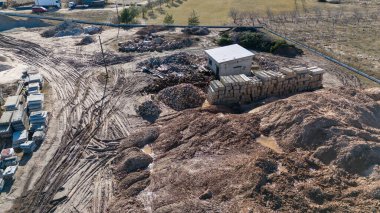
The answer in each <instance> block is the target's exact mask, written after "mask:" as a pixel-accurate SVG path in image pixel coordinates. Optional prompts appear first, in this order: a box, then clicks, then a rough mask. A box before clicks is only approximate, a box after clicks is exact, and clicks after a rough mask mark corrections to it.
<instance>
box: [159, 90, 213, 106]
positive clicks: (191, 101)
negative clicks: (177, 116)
mask: <svg viewBox="0 0 380 213" xmlns="http://www.w3.org/2000/svg"><path fill="white" fill-rule="evenodd" d="M157 97H158V100H160V101H162V102H163V103H164V104H166V105H167V106H169V107H171V108H173V109H175V110H177V111H180V110H184V109H189V108H195V107H199V106H201V105H202V104H203V102H204V101H205V99H206V96H205V94H204V93H203V91H202V90H200V89H199V88H197V87H195V86H193V85H191V84H179V85H176V86H173V87H168V88H165V89H163V90H161V91H160V92H159V93H158V95H157Z"/></svg>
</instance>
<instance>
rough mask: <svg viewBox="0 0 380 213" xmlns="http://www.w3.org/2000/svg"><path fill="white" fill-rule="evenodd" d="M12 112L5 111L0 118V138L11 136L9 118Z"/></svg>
mask: <svg viewBox="0 0 380 213" xmlns="http://www.w3.org/2000/svg"><path fill="white" fill-rule="evenodd" d="M12 115H13V112H12V111H6V112H4V113H3V114H2V115H1V118H0V138H8V137H11V136H12V128H11V119H12Z"/></svg>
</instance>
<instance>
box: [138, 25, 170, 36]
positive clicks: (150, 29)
mask: <svg viewBox="0 0 380 213" xmlns="http://www.w3.org/2000/svg"><path fill="white" fill-rule="evenodd" d="M165 30H168V27H166V26H147V27H143V28H141V29H140V30H139V31H137V32H136V34H137V35H143V36H144V35H151V34H152V33H157V32H161V31H165Z"/></svg>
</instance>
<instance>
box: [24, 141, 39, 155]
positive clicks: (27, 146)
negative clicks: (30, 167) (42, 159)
mask: <svg viewBox="0 0 380 213" xmlns="http://www.w3.org/2000/svg"><path fill="white" fill-rule="evenodd" d="M36 147H37V144H36V143H35V141H34V140H31V141H26V142H24V143H22V144H20V148H21V149H22V151H23V152H24V153H32V152H34V150H35V149H36Z"/></svg>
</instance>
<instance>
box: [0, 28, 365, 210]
mask: <svg viewBox="0 0 380 213" xmlns="http://www.w3.org/2000/svg"><path fill="white" fill-rule="evenodd" d="M42 30H43V29H36V30H24V29H18V30H14V31H12V32H11V33H3V34H0V49H1V52H2V55H4V58H6V60H3V61H0V63H5V64H9V65H10V66H15V68H17V69H15V68H14V70H13V71H12V72H11V70H8V71H6V72H7V73H6V74H2V73H1V72H0V75H3V76H4V78H1V79H2V80H3V79H6V81H12V80H14V77H16V76H18V73H17V72H20V70H21V68H24V67H29V69H32V70H34V71H38V72H40V73H42V75H43V76H44V78H45V79H46V81H47V82H48V84H49V90H48V91H47V92H48V99H47V100H48V104H47V106H46V110H47V111H49V112H50V114H51V116H50V124H49V130H48V134H47V139H46V141H45V142H44V143H43V145H42V146H41V147H40V148H39V149H38V151H36V152H35V153H34V154H33V156H32V157H31V158H30V159H29V160H28V162H27V163H26V164H25V165H22V166H20V170H19V171H18V173H17V176H16V180H15V182H14V183H13V186H12V188H11V189H10V190H9V191H7V192H6V193H2V194H1V196H0V205H1V207H2V210H4V211H6V210H10V211H11V212H28V211H31V210H33V211H43V212H45V211H57V212H74V211H79V212H105V211H106V210H107V208H108V207H109V205H110V202H111V201H112V200H113V199H114V191H115V183H114V180H113V173H112V171H111V163H112V161H113V159H114V157H115V156H116V155H117V147H118V145H119V143H120V140H121V139H123V138H125V137H127V136H128V135H129V134H130V133H132V132H135V131H136V130H137V129H139V128H141V127H145V126H148V125H149V123H148V122H146V121H144V120H142V119H141V118H140V117H138V116H137V115H136V113H135V111H134V105H135V104H136V103H138V101H140V100H141V98H142V97H144V94H141V93H140V91H141V90H142V88H143V87H144V86H146V85H147V84H149V82H150V81H151V78H152V76H149V75H147V74H143V73H141V72H135V71H136V63H138V62H140V61H142V60H146V59H148V58H150V57H152V56H165V55H168V54H172V53H176V52H181V51H186V52H187V53H195V54H202V50H203V49H204V48H208V47H210V46H213V43H212V42H211V39H212V36H215V35H216V33H217V32H213V33H212V34H211V35H210V36H209V37H205V38H203V39H201V41H200V42H199V43H198V45H196V46H194V47H190V48H187V49H186V50H176V51H170V52H163V53H136V54H133V55H134V56H135V60H134V61H132V62H128V63H122V64H117V65H113V66H110V67H109V76H110V78H109V84H108V86H107V89H106V96H105V98H104V99H103V101H102V100H101V97H102V94H103V89H104V82H100V81H99V79H98V76H99V75H100V74H104V68H103V67H100V66H95V65H91V64H90V63H88V62H89V61H90V60H91V59H92V57H93V55H94V54H95V53H99V52H100V47H99V43H93V44H90V45H87V46H83V47H81V46H75V43H77V42H78V41H79V40H80V39H81V38H82V37H81V36H79V37H63V38H48V39H47V38H42V37H41V36H40V35H39V33H40V32H41V31H42ZM117 31H118V30H117V29H106V30H105V31H104V32H103V33H102V34H101V35H100V36H101V39H102V42H103V43H104V49H105V51H106V52H116V48H117V42H119V41H125V40H127V39H130V38H131V36H132V35H133V34H134V33H135V32H136V30H135V29H132V30H129V31H124V30H120V36H119V38H116V35H117ZM163 33H168V32H163ZM171 33H173V34H175V33H178V31H176V32H171ZM94 38H97V36H94ZM297 60H301V61H311V62H313V63H315V64H319V63H323V68H330V69H327V71H328V72H327V75H328V76H329V77H328V78H326V81H325V82H326V86H330V87H334V86H338V85H348V86H352V87H358V86H360V83H359V84H358V82H357V80H355V77H351V76H350V75H349V74H344V75H342V74H341V72H340V71H338V69H335V67H333V66H331V64H329V63H328V62H324V61H321V60H320V59H318V58H316V57H314V56H311V55H308V54H306V55H305V56H304V57H302V58H299V59H297ZM16 65H17V66H16ZM347 76H348V77H347ZM347 79H348V80H347ZM172 113H173V111H170V110H169V111H168V112H164V113H163V114H162V116H163V117H164V118H165V116H171V114H172ZM12 205H13V209H10V208H11V206H12Z"/></svg>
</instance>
